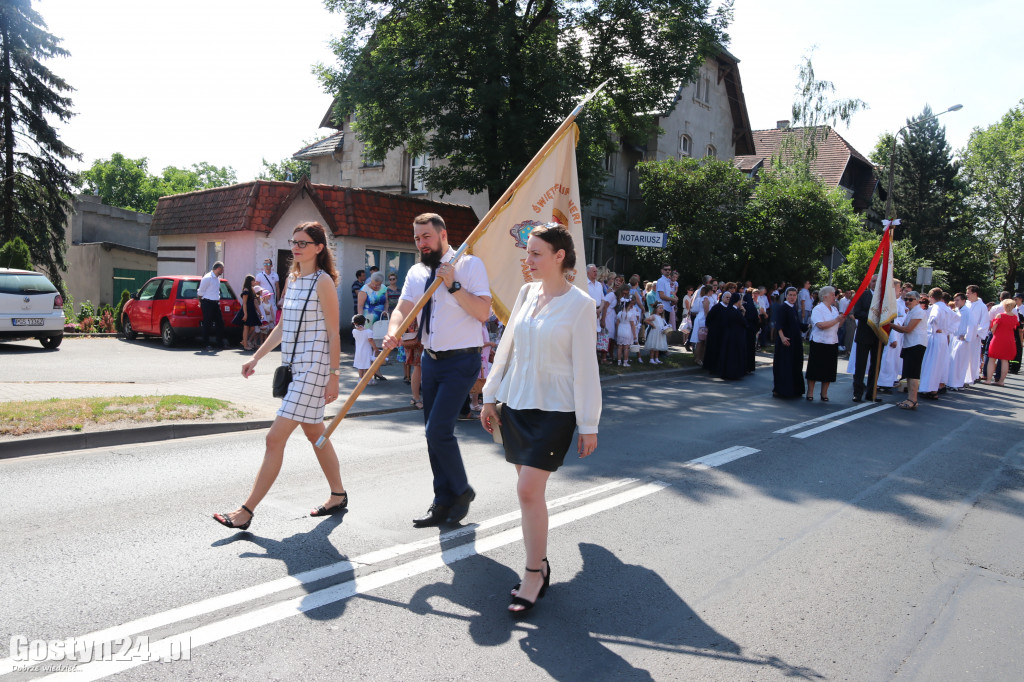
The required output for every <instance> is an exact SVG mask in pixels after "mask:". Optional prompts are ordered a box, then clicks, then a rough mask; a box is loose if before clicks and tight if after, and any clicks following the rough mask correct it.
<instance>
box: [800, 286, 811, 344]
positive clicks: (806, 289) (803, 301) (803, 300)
mask: <svg viewBox="0 0 1024 682" xmlns="http://www.w3.org/2000/svg"><path fill="white" fill-rule="evenodd" d="M796 308H797V312H798V313H800V323H801V324H809V323H810V321H811V309H812V308H814V301H813V300H812V299H811V282H810V280H808V281H806V282H804V286H803V287H802V288H801V289H800V291H799V293H797V295H796ZM804 336H805V337H807V338H810V329H809V328H808V330H807V332H806V333H805V334H804Z"/></svg>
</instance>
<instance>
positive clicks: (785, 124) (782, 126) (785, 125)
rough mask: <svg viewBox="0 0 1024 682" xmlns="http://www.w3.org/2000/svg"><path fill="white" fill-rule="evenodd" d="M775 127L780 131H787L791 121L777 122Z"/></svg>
mask: <svg viewBox="0 0 1024 682" xmlns="http://www.w3.org/2000/svg"><path fill="white" fill-rule="evenodd" d="M775 127H776V128H777V129H778V130H785V129H786V128H788V127H789V121H776V122H775Z"/></svg>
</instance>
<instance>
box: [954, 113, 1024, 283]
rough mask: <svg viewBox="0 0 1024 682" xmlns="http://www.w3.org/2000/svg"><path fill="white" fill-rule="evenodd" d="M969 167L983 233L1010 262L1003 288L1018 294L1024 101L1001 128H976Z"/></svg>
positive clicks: (966, 156)
mask: <svg viewBox="0 0 1024 682" xmlns="http://www.w3.org/2000/svg"><path fill="white" fill-rule="evenodd" d="M963 168H964V172H965V177H966V180H967V183H968V187H969V190H970V194H969V201H970V203H971V207H972V208H973V209H974V211H975V213H976V215H977V220H978V227H979V230H980V231H981V232H982V233H983V234H986V235H987V236H988V237H989V238H990V239H991V240H992V241H993V243H995V245H996V246H997V248H998V249H999V255H1000V257H1001V259H1004V260H1005V270H1004V272H1003V277H1002V286H1003V288H1005V289H1007V290H1009V291H1012V290H1013V289H1015V288H1016V287H1015V285H1016V283H1017V280H1018V274H1017V270H1018V268H1019V267H1020V263H1021V255H1022V254H1021V249H1022V248H1024V246H1022V245H1024V100H1021V102H1020V103H1019V104H1018V105H1017V106H1016V107H1014V108H1013V109H1010V111H1008V112H1007V113H1006V114H1005V115H1004V116H1003V117H1002V119H1000V120H999V122H998V123H994V124H992V125H991V126H989V127H988V128H985V129H984V130H982V129H981V128H975V129H974V131H973V132H972V133H971V137H970V139H969V140H968V141H967V148H966V149H965V150H964V152H963Z"/></svg>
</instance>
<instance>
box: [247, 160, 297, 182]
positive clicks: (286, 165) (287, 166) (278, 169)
mask: <svg viewBox="0 0 1024 682" xmlns="http://www.w3.org/2000/svg"><path fill="white" fill-rule="evenodd" d="M261 161H262V163H263V170H261V171H260V174H259V175H257V176H256V179H257V180H280V181H282V182H283V181H291V182H298V181H299V180H300V179H302V178H303V177H307V178H308V177H310V167H309V161H299V160H298V159H292V158H287V159H281V160H280V161H279V162H277V163H269V162H268V161H267V160H266V159H262V160H261Z"/></svg>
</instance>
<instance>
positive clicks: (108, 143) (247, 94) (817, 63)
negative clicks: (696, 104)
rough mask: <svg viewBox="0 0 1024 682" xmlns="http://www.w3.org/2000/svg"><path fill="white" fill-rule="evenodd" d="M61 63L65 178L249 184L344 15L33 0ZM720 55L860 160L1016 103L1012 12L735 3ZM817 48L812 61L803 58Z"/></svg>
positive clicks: (281, 147) (288, 150) (800, 1)
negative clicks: (908, 125)
mask: <svg viewBox="0 0 1024 682" xmlns="http://www.w3.org/2000/svg"><path fill="white" fill-rule="evenodd" d="M33 6H34V7H35V9H36V10H37V11H38V12H39V13H40V14H42V16H43V18H44V20H45V21H46V23H47V25H48V27H49V30H50V32H51V33H53V34H54V35H56V36H57V37H59V38H61V39H62V41H63V43H62V45H63V47H64V48H65V49H67V50H68V51H69V52H70V53H71V56H70V57H68V58H66V59H55V60H51V61H50V62H48V64H47V65H48V66H49V67H50V68H51V69H52V70H53V71H54V72H56V73H57V74H58V75H59V76H61V77H62V78H64V79H65V80H66V81H67V82H68V83H70V84H71V85H72V86H73V87H74V88H75V92H74V93H72V94H71V97H72V99H73V101H74V105H73V109H74V110H75V111H76V112H77V115H76V116H75V117H74V118H73V119H71V121H69V122H68V123H67V124H61V126H60V131H61V137H62V139H63V140H64V141H65V142H66V143H68V144H70V145H71V146H72V147H73V148H74V149H76V150H77V151H79V152H80V153H81V154H82V155H83V157H84V158H83V161H82V162H81V163H73V164H71V165H72V167H73V169H75V170H79V169H84V168H88V167H89V166H90V165H91V164H92V162H93V161H94V160H96V159H101V158H109V157H110V155H111V154H112V153H113V152H121V153H122V154H124V155H125V156H127V157H130V158H140V157H146V158H148V159H149V170H150V172H151V173H159V171H160V170H161V169H162V168H164V167H165V166H169V165H173V166H178V167H188V166H191V165H192V164H194V163H198V162H200V161H206V162H208V163H211V164H214V165H217V166H231V167H233V168H234V169H235V171H236V173H237V176H238V180H239V181H240V182H244V181H246V180H250V179H252V178H254V177H255V176H256V175H257V174H258V173H259V172H260V170H261V168H262V166H261V160H262V159H264V158H265V159H267V160H268V161H272V162H276V161H280V160H281V159H283V158H286V157H290V156H291V155H292V154H293V153H294V152H296V151H297V150H299V149H300V148H301V147H302V146H303V143H304V142H305V141H307V140H308V141H311V140H314V139H319V138H320V137H325V136H326V135H328V134H330V132H331V131H329V130H325V129H319V128H318V126H319V123H320V120H321V118H322V117H323V115H324V113H325V112H326V111H327V108H328V106H330V103H331V98H330V96H329V95H327V94H326V93H324V92H323V90H322V88H321V86H320V84H319V82H318V81H317V79H316V77H315V76H314V75H313V74H312V68H311V67H312V65H313V64H316V63H327V64H333V63H334V56H333V54H332V52H331V50H330V45H329V43H330V40H331V38H332V37H334V36H337V35H340V33H341V29H342V18H341V17H340V16H338V15H335V14H331V13H329V12H328V11H327V10H326V9H324V7H323V4H322V2H320V0H287V1H286V0H273V1H271V0H204V1H202V2H199V1H196V0H174V1H173V2H171V1H169V0H34V1H33ZM734 9H735V14H734V21H733V24H732V25H731V26H730V28H729V29H728V32H729V35H730V41H729V43H728V49H729V51H730V52H731V53H732V54H734V55H735V56H736V57H737V58H739V59H740V66H739V69H740V77H741V80H742V83H743V91H744V95H745V99H746V104H747V111H748V113H749V116H750V123H751V126H752V127H753V128H754V129H755V130H757V129H762V128H771V127H774V126H775V123H776V121H778V120H782V119H789V118H790V117H791V114H790V109H791V106H792V102H793V97H794V91H795V87H796V82H797V66H798V65H799V63H800V62H801V60H802V58H803V56H804V55H807V54H811V56H812V60H813V63H814V69H815V74H816V76H817V78H819V79H821V80H828V81H831V82H832V83H833V84H834V85H835V88H836V92H835V97H836V98H860V99H862V100H864V101H865V102H866V103H867V105H868V107H869V108H868V109H867V110H865V111H862V112H859V113H857V114H855V115H854V118H853V121H852V124H851V126H850V127H849V128H845V127H842V126H840V127H839V128H838V130H839V133H840V134H841V135H842V136H843V137H844V138H846V139H847V140H848V141H849V142H850V143H851V144H853V146H854V147H855V148H857V149H858V150H859V151H860V152H861V153H863V154H865V155H867V154H869V153H870V152H871V150H872V149H873V147H874V145H875V142H876V141H877V139H878V136H879V135H880V134H882V133H883V132H885V131H889V132H893V131H895V130H897V129H898V128H899V127H901V126H902V125H904V124H905V122H906V120H907V119H908V118H909V117H912V116H914V115H917V114H919V113H920V112H921V110H922V109H923V108H924V106H925V104H930V105H931V107H932V109H933V110H935V111H940V110H944V109H946V108H948V107H949V106H951V105H954V104H962V105H963V109H962V110H960V111H958V112H951V113H947V114H945V115H943V116H942V117H941V118H940V119H939V120H940V122H941V123H942V124H943V125H945V126H946V136H947V140H948V141H949V143H950V145H951V146H952V147H953V149H954V151H955V150H957V149H960V148H962V147H963V146H964V145H965V144H966V142H967V139H968V136H969V135H970V132H971V130H972V129H973V128H975V127H986V126H988V125H991V124H992V123H995V122H996V121H998V120H999V118H1000V117H1001V116H1002V115H1003V114H1004V113H1006V112H1007V111H1008V110H1009V109H1011V108H1012V107H1014V106H1016V105H1017V104H1018V103H1019V102H1020V101H1021V99H1022V98H1024V76H1022V74H1024V50H1022V49H1020V38H1019V31H1020V27H1021V26H1022V25H1024V3H1022V2H1020V0H973V1H972V2H968V3H965V2H952V1H950V0H859V2H850V1H849V0H847V1H845V2H837V1H835V0H735V8H734ZM812 49H813V52H811V50H812Z"/></svg>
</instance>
